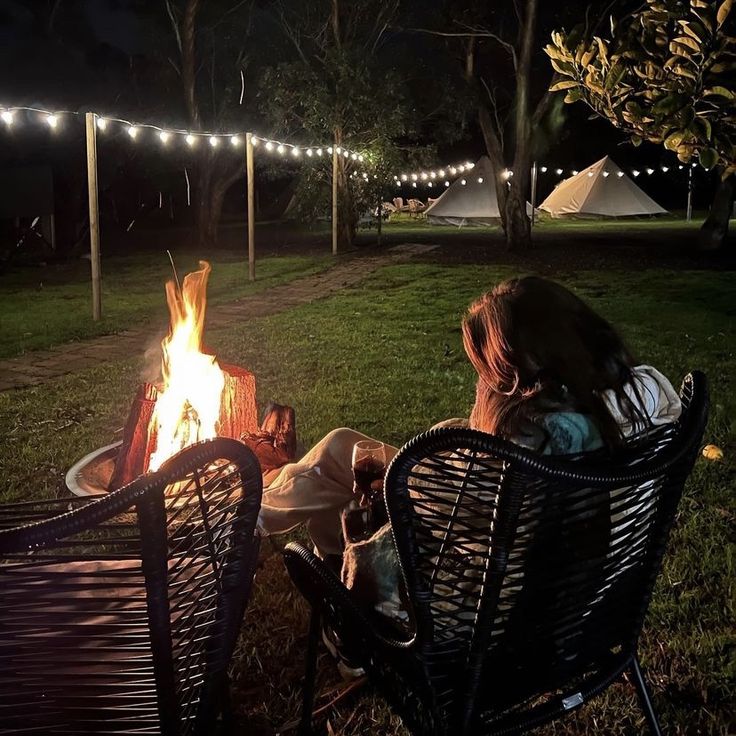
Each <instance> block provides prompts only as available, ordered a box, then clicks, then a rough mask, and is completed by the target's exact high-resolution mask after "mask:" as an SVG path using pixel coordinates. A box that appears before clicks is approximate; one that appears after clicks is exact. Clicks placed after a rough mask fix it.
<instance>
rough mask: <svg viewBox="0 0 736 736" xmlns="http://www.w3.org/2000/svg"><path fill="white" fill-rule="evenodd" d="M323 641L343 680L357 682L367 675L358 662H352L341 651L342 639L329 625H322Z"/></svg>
mask: <svg viewBox="0 0 736 736" xmlns="http://www.w3.org/2000/svg"><path fill="white" fill-rule="evenodd" d="M322 641H323V642H324V645H325V647H326V648H327V651H328V652H329V653H330V654H331V655H332V658H333V659H334V660H335V661H336V662H337V671H338V672H339V673H340V677H342V679H343V680H348V681H349V680H357V679H358V678H359V677H363V675H365V670H364V669H363V668H362V667H361V666H360V665H358V664H357V663H356V662H351V661H350V659H348V657H346V656H345V654H344V653H343V652H342V650H341V646H342V643H341V641H340V637H339V636H338V635H337V634H336V633H335V632H334V631H333V630H332V628H331V627H330V626H329V625H328V624H326V623H325V624H322Z"/></svg>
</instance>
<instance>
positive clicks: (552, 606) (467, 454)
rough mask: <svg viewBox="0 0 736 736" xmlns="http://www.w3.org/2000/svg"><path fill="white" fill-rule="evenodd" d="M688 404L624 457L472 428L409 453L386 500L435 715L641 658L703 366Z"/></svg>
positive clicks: (694, 439) (691, 456) (466, 716)
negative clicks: (574, 452)
mask: <svg viewBox="0 0 736 736" xmlns="http://www.w3.org/2000/svg"><path fill="white" fill-rule="evenodd" d="M682 400H683V414H682V416H681V419H680V420H679V421H678V422H677V423H675V424H670V425H666V426H664V427H661V428H658V429H656V430H652V431H650V432H648V433H647V434H646V435H641V436H639V437H637V438H636V439H634V440H632V441H630V442H629V443H628V444H627V446H626V447H625V448H624V449H622V450H621V451H618V452H617V453H615V455H611V454H610V453H608V452H603V451H600V452H597V453H589V454H586V455H580V456H576V457H565V458H560V457H556V458H553V457H544V456H540V455H539V454H535V453H532V452H528V451H526V450H524V449H522V448H519V447H518V446H515V445H513V444H510V443H506V442H503V441H501V440H498V439H496V438H494V437H491V436H490V435H486V434H483V433H481V432H476V431H473V430H466V429H442V430H434V431H430V432H427V433H425V434H423V435H420V436H419V437H417V438H415V439H414V440H413V441H412V442H410V443H409V444H408V445H406V446H405V447H404V448H402V450H401V451H400V453H399V454H398V455H397V457H396V458H395V460H394V462H393V463H392V465H391V467H390V469H389V473H388V477H387V481H386V503H387V506H388V511H389V515H390V518H391V524H392V527H393V532H394V536H395V540H396V546H397V550H398V554H399V557H400V560H401V565H402V568H403V572H404V576H405V582H406V587H407V593H408V598H409V600H410V603H411V607H412V609H413V617H414V621H415V626H416V645H417V650H418V652H419V656H420V658H421V660H422V661H423V664H424V669H425V672H426V677H427V679H428V681H429V683H430V687H431V691H432V697H433V698H434V701H435V706H436V707H437V709H438V712H439V713H445V714H446V715H447V718H449V719H450V720H451V721H455V722H459V723H464V724H465V726H466V727H467V726H468V724H469V723H472V722H473V720H474V719H478V718H479V717H480V713H481V712H482V711H483V710H492V711H493V712H494V713H495V714H497V715H498V714H502V713H504V712H505V713H506V714H507V715H508V709H513V707H514V706H515V704H518V703H520V702H521V701H526V702H527V703H528V701H529V699H530V698H534V697H536V696H538V695H542V694H545V693H550V692H554V691H556V690H558V689H560V690H563V691H565V690H568V691H569V689H570V688H573V689H574V688H575V687H576V683H579V686H580V688H581V690H582V691H584V690H585V683H586V682H592V681H596V682H597V683H598V684H600V682H601V678H602V677H605V675H606V673H607V672H610V673H611V674H612V677H613V676H615V675H617V674H618V673H619V672H620V671H621V669H622V668H623V666H625V663H626V662H629V661H630V660H631V657H632V656H633V655H634V654H635V651H636V643H637V639H638V636H639V633H640V630H641V626H642V623H643V619H644V616H645V614H646V611H647V608H648V605H649V601H650V597H651V593H652V588H653V585H654V581H655V578H656V576H657V574H658V572H659V569H660V565H661V560H662V555H663V553H664V549H665V545H666V542H667V536H668V532H669V529H670V527H671V525H672V523H673V519H674V515H675V511H676V508H677V504H678V501H679V499H680V496H681V493H682V490H683V485H684V482H685V479H686V478H687V476H688V474H689V472H690V470H691V468H692V465H693V463H694V460H695V457H696V453H697V451H698V447H699V443H700V440H701V437H702V434H703V431H704V426H705V421H706V417H707V396H706V389H705V385H704V378H703V377H702V375H700V374H694V375H692V376H688V378H687V379H686V380H685V382H684V384H683V389H682ZM611 679H612V678H611ZM574 705H576V703H570V707H572V706H574ZM486 725H487V724H486ZM471 730H472V729H471Z"/></svg>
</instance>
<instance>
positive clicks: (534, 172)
mask: <svg viewBox="0 0 736 736" xmlns="http://www.w3.org/2000/svg"><path fill="white" fill-rule="evenodd" d="M536 208H537V162H536V161H535V162H534V163H533V164H532V227H534V211H535V210H536Z"/></svg>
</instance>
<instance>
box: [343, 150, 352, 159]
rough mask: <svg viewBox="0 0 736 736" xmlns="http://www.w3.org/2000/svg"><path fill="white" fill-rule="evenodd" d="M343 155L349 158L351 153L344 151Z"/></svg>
mask: <svg viewBox="0 0 736 736" xmlns="http://www.w3.org/2000/svg"><path fill="white" fill-rule="evenodd" d="M342 155H343V156H345V158H347V157H348V156H349V155H350V154H349V153H348V152H347V151H343V152H342Z"/></svg>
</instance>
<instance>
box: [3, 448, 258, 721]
mask: <svg viewBox="0 0 736 736" xmlns="http://www.w3.org/2000/svg"><path fill="white" fill-rule="evenodd" d="M261 490H262V480H261V471H260V466H259V464H258V461H257V460H256V458H255V456H254V455H253V454H252V452H251V451H250V450H249V449H247V448H246V447H245V445H243V444H242V443H241V442H238V441H236V440H231V439H216V440H211V441H208V442H203V443H200V444H198V445H194V446H192V447H189V448H187V449H186V450H184V451H182V452H181V453H179V454H178V455H176V456H175V457H173V458H172V459H171V460H169V461H168V462H166V463H165V464H164V465H163V467H162V468H161V469H160V470H159V471H157V472H155V473H151V474H149V475H145V476H141V477H140V478H138V479H137V480H135V481H133V482H132V483H130V484H129V485H127V486H125V487H123V488H121V489H119V490H117V491H114V492H112V493H110V494H108V495H105V496H103V497H93V498H88V499H79V498H77V499H70V498H64V499H57V500H53V501H25V502H22V503H16V504H11V505H6V506H1V507H0V734H11V733H12V734H17V733H37V734H44V735H46V734H62V733H63V734H82V733H88V734H107V733H115V734H120V733H130V734H132V733H141V734H142V733H159V734H164V735H165V736H174V735H177V736H179V735H182V736H183V735H184V734H202V735H204V734H211V733H213V729H214V728H215V721H216V719H217V717H218V716H219V715H221V714H223V713H224V714H227V711H228V703H229V700H228V689H229V688H228V676H227V668H228V664H229V662H230V658H231V656H232V653H233V649H234V647H235V642H236V639H237V636H238V633H239V631H240V627H241V624H242V620H243V614H244V612H245V606H246V603H247V601H248V596H249V594H250V587H251V582H252V580H253V573H254V570H255V564H256V559H257V556H258V546H259V539H258V537H257V536H256V535H255V533H254V530H255V525H256V520H257V517H258V511H259V509H260V503H261Z"/></svg>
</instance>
